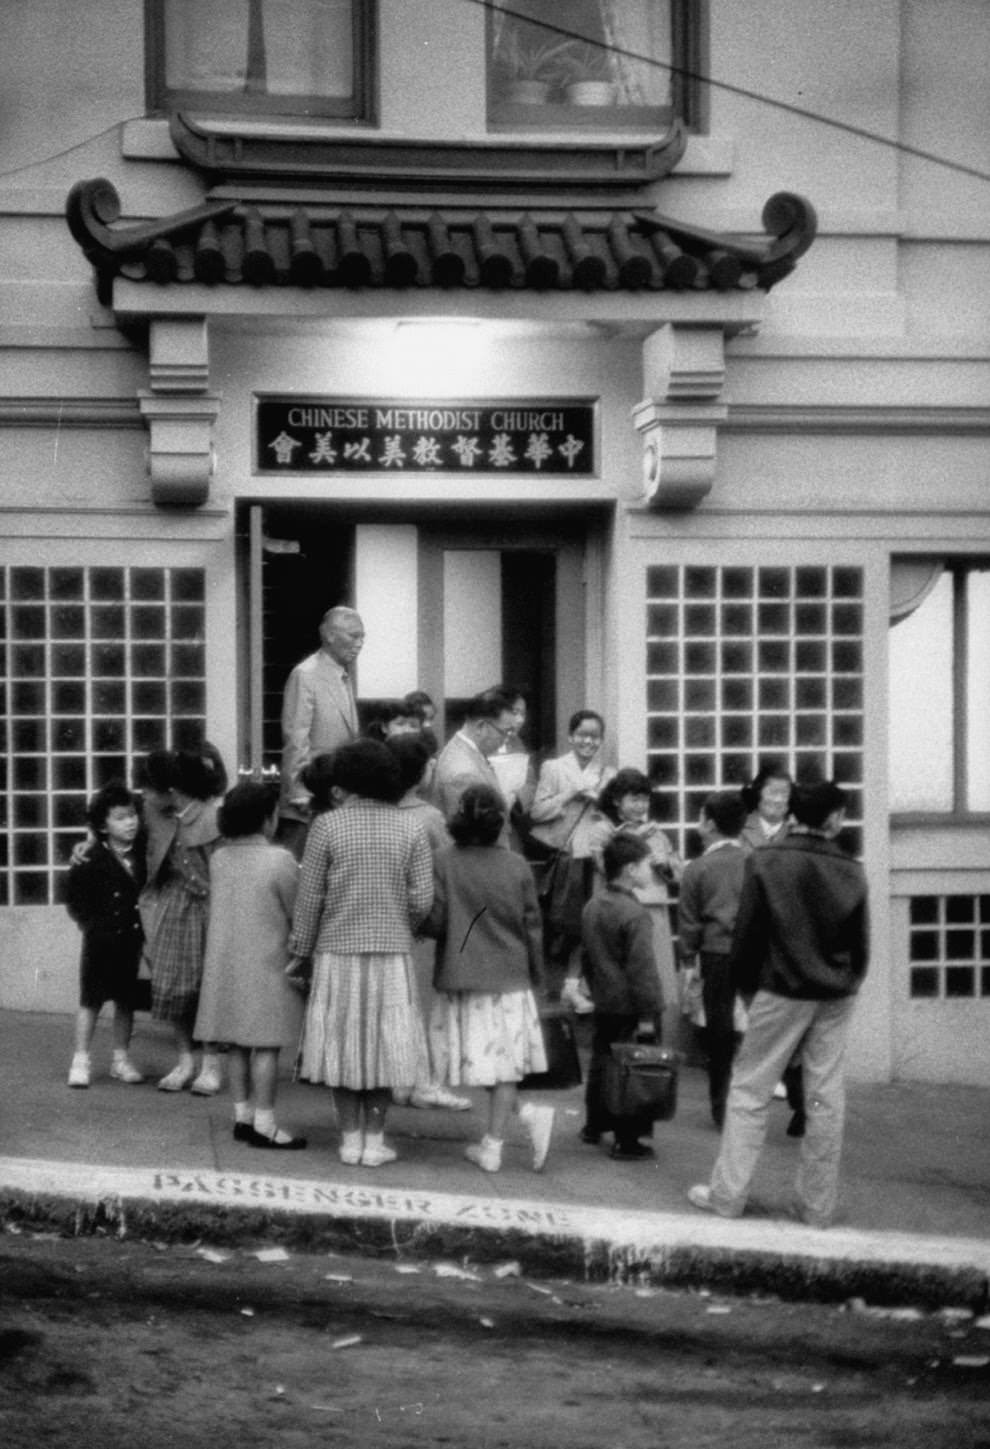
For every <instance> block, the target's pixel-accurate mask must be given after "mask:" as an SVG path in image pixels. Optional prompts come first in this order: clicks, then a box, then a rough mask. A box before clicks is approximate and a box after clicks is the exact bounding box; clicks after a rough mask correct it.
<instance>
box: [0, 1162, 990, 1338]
mask: <svg viewBox="0 0 990 1449" xmlns="http://www.w3.org/2000/svg"><path fill="white" fill-rule="evenodd" d="M0 1221H2V1222H3V1223H4V1224H5V1225H6V1226H7V1227H8V1228H10V1227H15V1228H17V1227H20V1228H28V1229H33V1230H47V1231H55V1232H58V1233H60V1234H63V1235H65V1236H70V1237H71V1236H87V1235H92V1234H96V1235H106V1236H109V1235H113V1236H116V1237H118V1238H121V1239H124V1238H138V1239H144V1240H150V1241H155V1242H163V1241H164V1242H190V1241H195V1240H199V1239H207V1240H209V1241H210V1242H213V1243H216V1244H218V1245H220V1244H223V1245H233V1244H247V1243H252V1244H254V1243H258V1242H264V1243H268V1244H271V1243H280V1244H283V1245H285V1246H292V1247H294V1248H296V1249H298V1250H304V1251H310V1252H312V1251H332V1252H352V1253H354V1252H358V1253H364V1254H372V1255H375V1256H383V1257H384V1256H389V1257H394V1258H398V1259H410V1260H414V1259H423V1258H429V1259H437V1258H444V1259H455V1260H471V1261H472V1262H474V1263H493V1262H499V1261H505V1260H507V1259H512V1260H515V1261H517V1262H518V1263H519V1264H520V1267H521V1269H522V1271H524V1272H525V1273H526V1274H528V1275H529V1276H531V1277H554V1278H560V1277H566V1278H573V1279H578V1280H586V1281H591V1282H613V1283H636V1284H639V1285H649V1286H654V1287H668V1288H673V1287H677V1288H684V1287H691V1288H701V1287H706V1288H709V1289H715V1290H717V1291H720V1292H724V1293H737V1294H738V1293H754V1292H761V1293H772V1294H775V1295H776V1296H778V1297H781V1298H788V1299H802V1298H804V1299H815V1300H818V1301H824V1302H836V1301H844V1300H847V1299H851V1298H860V1299H863V1300H865V1301H867V1302H869V1303H873V1304H878V1305H879V1304H884V1305H887V1304H917V1305H918V1306H922V1307H926V1308H939V1307H964V1308H968V1309H970V1310H972V1311H973V1312H977V1313H979V1312H985V1311H986V1307H987V1304H988V1294H990V1242H988V1241H984V1240H980V1239H956V1238H937V1237H929V1236H921V1235H913V1234H896V1233H867V1232H858V1231H853V1230H843V1229H841V1228H840V1229H836V1228H832V1229H828V1230H825V1231H823V1230H819V1229H815V1228H808V1227H804V1226H801V1225H798V1224H791V1223H787V1222H781V1221H769V1220H765V1219H764V1220H759V1219H750V1220H740V1219H732V1220H727V1219H721V1218H714V1217H707V1216H703V1215H701V1214H694V1213H692V1214H681V1213H660V1212H657V1213H645V1212H624V1211H619V1210H615V1209H607V1208H601V1209H598V1208H584V1207H573V1206H571V1205H568V1204H560V1203H552V1202H532V1201H524V1200H515V1199H498V1200H493V1199H491V1198H486V1197H467V1196H460V1195H455V1194H452V1193H433V1192H418V1191H410V1190H407V1189H404V1188H402V1187H401V1186H395V1187H392V1186H386V1185H384V1184H382V1183H381V1182H380V1179H376V1182H375V1184H374V1185H369V1183H368V1181H367V1179H366V1178H365V1179H363V1180H357V1181H355V1182H353V1183H346V1182H344V1183H326V1182H321V1181H311V1180H304V1179H298V1178H292V1179H289V1178H279V1177H271V1176H264V1175H258V1174H240V1173H218V1172H196V1171H190V1170H185V1169H181V1168H179V1169H164V1168H163V1169H161V1170H157V1171H156V1170H151V1169H135V1168H116V1167H99V1166H88V1165H80V1164H78V1163H54V1162H48V1163H42V1162H36V1161H30V1160H22V1159H15V1158H0Z"/></svg>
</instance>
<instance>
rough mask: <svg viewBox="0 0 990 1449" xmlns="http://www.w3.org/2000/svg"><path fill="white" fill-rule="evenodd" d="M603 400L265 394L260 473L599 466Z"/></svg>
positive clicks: (537, 470)
mask: <svg viewBox="0 0 990 1449" xmlns="http://www.w3.org/2000/svg"><path fill="white" fill-rule="evenodd" d="M594 422H595V405H594V404H593V403H581V402H570V401H561V400H560V399H559V398H552V399H542V400H536V401H533V400H529V399H519V398H513V399H510V400H508V401H505V402H478V401H477V400H472V401H468V402H457V401H454V402H451V401H447V400H445V399H430V400H428V401H424V402H410V401H407V400H401V401H399V400H378V399H374V398H373V399H366V398H357V399H355V398H309V397H288V398H287V397H272V398H261V399H259V400H258V401H257V403H256V408H255V448H256V453H255V468H256V471H257V472H259V473H307V474H313V473H459V474H462V475H463V474H465V473H471V472H474V473H496V474H497V473H516V474H518V473H527V474H530V475H531V476H532V475H541V476H547V475H552V476H563V477H589V476H591V475H593V474H594V472H595V436H594Z"/></svg>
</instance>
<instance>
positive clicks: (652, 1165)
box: [0, 1012, 990, 1309]
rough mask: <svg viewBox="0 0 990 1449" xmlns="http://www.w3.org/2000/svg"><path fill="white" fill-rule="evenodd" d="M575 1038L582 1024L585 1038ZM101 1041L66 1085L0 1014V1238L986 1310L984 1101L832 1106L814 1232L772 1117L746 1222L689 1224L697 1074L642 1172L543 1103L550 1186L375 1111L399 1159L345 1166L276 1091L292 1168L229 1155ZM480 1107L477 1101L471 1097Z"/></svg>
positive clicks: (210, 1130)
mask: <svg viewBox="0 0 990 1449" xmlns="http://www.w3.org/2000/svg"><path fill="white" fill-rule="evenodd" d="M583 1026H584V1024H583V1023H582V1027H583ZM109 1035H110V1034H109V1026H108V1024H107V1023H102V1022H101V1024H100V1027H99V1028H98V1031H97V1039H96V1043H95V1049H94V1077H93V1084H92V1086H91V1087H90V1088H89V1089H88V1090H85V1091H82V1090H71V1089H69V1088H68V1087H67V1086H66V1080H65V1079H66V1072H67V1069H68V1063H69V1058H70V1055H71V1044H72V1022H71V1018H69V1017H63V1016H50V1015H42V1014H27V1013H14V1012H0V1104H2V1105H0V1217H2V1218H5V1219H6V1221H7V1223H8V1225H10V1224H15V1225H16V1224H17V1223H22V1224H25V1225H32V1226H46V1227H49V1228H51V1227H56V1228H58V1229H59V1230H64V1231H69V1232H86V1231H97V1230H101V1231H106V1230H108V1229H109V1230H111V1231H114V1232H117V1233H122V1234H124V1233H126V1234H140V1235H142V1236H147V1237H151V1238H153V1239H156V1238H157V1239H172V1238H182V1239H185V1240H189V1239H192V1238H202V1239H204V1241H209V1242H220V1241H224V1242H230V1241H232V1240H238V1239H240V1240H245V1241H246V1240H251V1241H254V1240H258V1239H262V1240H271V1241H278V1242H296V1243H299V1244H300V1245H302V1244H305V1245H306V1246H308V1247H318V1246H321V1245H325V1246H326V1247H327V1248H334V1249H340V1248H341V1247H350V1248H353V1249H363V1250H368V1249H370V1250H373V1251H376V1252H388V1253H391V1254H393V1255H400V1256H401V1255H408V1256H410V1257H413V1256H421V1255H423V1254H429V1255H431V1256H434V1257H437V1256H439V1257H447V1258H454V1259H463V1258H471V1259H473V1260H475V1261H489V1262H491V1261H495V1260H504V1259H507V1258H514V1259H517V1260H519V1261H520V1262H521V1263H522V1264H523V1266H524V1268H525V1271H527V1272H528V1273H530V1274H538V1273H543V1274H562V1275H566V1276H578V1277H583V1276H591V1277H594V1278H615V1279H629V1278H634V1279H636V1280H637V1281H644V1282H653V1283H668V1284H671V1283H690V1284H692V1285H695V1286H699V1285H702V1284H706V1285H708V1286H713V1287H722V1288H726V1287H732V1288H736V1289H745V1290H750V1289H752V1290H757V1289H760V1290H763V1291H771V1292H779V1293H782V1294H787V1295H794V1294H809V1295H810V1294H813V1295H815V1296H818V1297H828V1298H837V1297H839V1298H848V1297H863V1298H866V1299H867V1300H868V1301H870V1302H875V1303H879V1302H888V1303H889V1302H898V1303H906V1302H923V1303H928V1304H936V1305H940V1304H941V1305H944V1304H968V1305H969V1306H970V1307H973V1308H977V1309H979V1308H984V1307H985V1304H986V1300H987V1291H988V1284H990V1131H988V1128H987V1123H988V1122H990V1091H988V1090H986V1089H980V1088H966V1087H933V1086H928V1085H923V1084H910V1085H886V1086H874V1085H869V1086H865V1085H857V1084H852V1085H851V1087H850V1091H849V1106H848V1117H847V1128H846V1150H845V1157H844V1164H843V1199H842V1207H841V1210H840V1217H839V1220H838V1222H837V1224H836V1226H835V1227H833V1228H831V1229H830V1230H828V1231H826V1232H822V1231H816V1230H814V1229H809V1228H806V1227H803V1226H802V1225H800V1224H799V1223H798V1222H796V1220H794V1219H793V1218H792V1217H789V1216H788V1215H787V1210H788V1203H789V1199H790V1193H791V1184H792V1181H793V1175H794V1169H795V1166H796V1160H797V1152H798V1145H797V1144H796V1143H795V1142H794V1141H792V1140H791V1139H789V1138H787V1136H786V1135H785V1127H786V1124H787V1121H788V1116H789V1113H788V1110H787V1107H786V1105H785V1104H783V1103H781V1104H779V1106H775V1107H774V1108H773V1115H772V1120H771V1127H770V1132H769V1134H768V1139H767V1146H766V1150H765V1153H764V1157H763V1159H762V1161H761V1165H760V1170H759V1174H758V1177H757V1180H756V1183H755V1185H754V1197H753V1201H752V1204H751V1211H750V1212H748V1213H747V1215H746V1217H745V1218H744V1219H741V1220H737V1221H732V1222H729V1221H724V1220H722V1219H718V1218H714V1217H711V1216H709V1215H707V1214H704V1213H699V1212H697V1211H695V1210H694V1209H693V1208H691V1207H690V1206H688V1205H687V1203H686V1199H685V1192H686V1189H687V1188H688V1186H690V1184H692V1183H694V1182H701V1181H706V1180H707V1178H708V1175H709V1172H710V1170H711V1165H712V1162H713V1160H714V1157H715V1152H716V1149H717V1145H718V1138H717V1134H716V1132H715V1130H714V1128H713V1127H712V1126H711V1124H710V1121H709V1117H708V1111H707V1097H706V1091H707V1088H706V1080H705V1076H704V1073H703V1071H701V1070H700V1069H699V1068H697V1067H691V1066H687V1067H685V1068H684V1070H683V1071H682V1074H681V1090H680V1105H679V1109H678V1113H677V1116H676V1118H675V1119H674V1121H672V1122H669V1123H658V1124H657V1127H656V1129H655V1134H654V1146H655V1149H656V1155H655V1158H654V1159H653V1160H650V1161H645V1162H613V1161H612V1160H611V1159H610V1158H609V1156H608V1153H607V1151H606V1150H605V1149H604V1148H602V1149H599V1148H594V1147H588V1146H585V1145H584V1144H582V1143H581V1142H580V1140H579V1138H578V1132H579V1129H580V1126H581V1122H582V1100H581V1088H576V1089H574V1090H573V1091H570V1092H559V1093H544V1094H541V1100H544V1101H547V1102H552V1103H553V1105H555V1106H556V1107H557V1109H558V1116H557V1130H556V1133H555V1137H554V1144H553V1148H552V1150H551V1154H550V1158H549V1161H548V1164H547V1169H546V1171H545V1172H544V1173H542V1174H535V1173H533V1172H532V1171H531V1170H530V1169H529V1166H528V1154H527V1150H526V1146H525V1143H524V1142H523V1140H522V1138H521V1136H520V1137H519V1138H517V1139H516V1140H514V1141H512V1142H510V1143H509V1144H508V1145H507V1148H506V1153H505V1165H504V1167H503V1170H502V1172H501V1173H499V1174H497V1175H487V1174H483V1173H481V1172H479V1171H478V1169H477V1168H475V1167H474V1166H472V1164H470V1163H469V1162H467V1161H466V1160H465V1159H464V1156H463V1149H464V1146H465V1145H466V1143H467V1142H469V1141H472V1140H476V1139H477V1137H478V1136H479V1135H480V1128H479V1118H478V1116H477V1114H475V1113H456V1112H445V1111H432V1110H431V1111H422V1110H416V1109H413V1108H408V1107H407V1108H399V1107H397V1108H394V1109H393V1110H392V1112H391V1113H390V1119H389V1131H388V1136H389V1138H390V1140H391V1141H392V1142H393V1144H394V1145H395V1146H396V1147H397V1149H398V1151H399V1160H398V1161H397V1162H396V1163H394V1164H391V1165H389V1166H387V1167H384V1168H381V1169H378V1170H375V1171H369V1170H368V1169H362V1168H358V1167H344V1166H342V1165H341V1163H340V1162H339V1161H338V1158H337V1154H336V1145H337V1133H336V1129H335V1126H334V1122H333V1113H332V1107H331V1101H330V1094H329V1093H328V1092H327V1091H326V1089H323V1088H319V1087H312V1086H308V1085H304V1084H301V1083H293V1082H290V1081H288V1080H286V1081H284V1082H283V1083H282V1085H281V1087H280V1092H279V1111H278V1116H279V1120H280V1122H281V1123H282V1124H283V1125H285V1126H286V1127H289V1128H291V1129H292V1130H293V1131H296V1132H301V1133H303V1134H304V1135H306V1136H307V1137H308V1139H309V1147H308V1149H307V1150H306V1151H304V1152H297V1153H280V1154H275V1153H266V1152H262V1151H259V1150H257V1149H255V1148H251V1147H249V1146H246V1145H242V1144H239V1143H235V1142H234V1140H233V1137H232V1133H231V1109H230V1100H229V1097H228V1096H227V1095H226V1093H222V1094H221V1095H220V1096H218V1097H214V1098H199V1097H193V1096H191V1095H190V1094H189V1093H188V1092H183V1093H179V1094H166V1093H164V1092H158V1091H156V1090H155V1088H154V1085H153V1084H154V1082H155V1081H156V1080H157V1078H158V1077H159V1076H160V1075H162V1074H163V1073H164V1072H165V1071H166V1070H167V1069H168V1067H169V1066H171V1064H172V1057H171V1051H170V1048H169V1042H168V1038H167V1035H164V1034H163V1033H162V1032H161V1030H160V1029H159V1028H158V1027H156V1026H155V1025H154V1024H152V1023H150V1022H149V1021H148V1020H147V1018H145V1017H139V1018H138V1026H137V1030H136V1032H135V1040H134V1043H133V1051H132V1055H133V1057H134V1059H135V1061H136V1062H137V1063H138V1064H139V1065H140V1066H141V1067H142V1069H143V1070H146V1071H147V1072H148V1074H149V1083H148V1084H146V1085H143V1086H136V1087H128V1086H123V1085H121V1084H119V1083H116V1082H111V1081H110V1079H109V1076H108V1075H107V1067H108V1065H109V1057H110V1042H109ZM473 1095H475V1096H476V1098H477V1099H478V1102H479V1108H480V1106H481V1101H482V1098H483V1093H481V1092H476V1093H475V1094H473Z"/></svg>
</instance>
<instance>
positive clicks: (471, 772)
mask: <svg viewBox="0 0 990 1449" xmlns="http://www.w3.org/2000/svg"><path fill="white" fill-rule="evenodd" d="M514 704H515V701H514V699H512V697H511V696H510V695H508V694H506V693H505V691H504V690H501V689H486V690H484V691H483V692H482V693H481V694H476V695H475V696H474V698H473V699H472V700H471V702H470V704H469V705H468V707H467V714H466V715H465V718H464V723H463V724H462V725H461V728H460V729H459V730H458V731H457V733H456V735H454V736H453V737H452V738H451V739H450V740H448V742H447V744H446V745H444V747H443V749H442V750H441V751H440V754H439V756H438V757H437V768H436V773H435V774H434V777H433V799H434V803H435V804H436V805H437V806H438V808H439V809H440V810H442V811H443V814H444V817H445V819H447V820H450V819H451V817H452V816H453V815H454V813H455V811H456V810H457V807H458V805H459V804H460V799H461V796H462V795H463V793H464V791H465V790H466V788H467V787H468V785H488V786H490V787H491V789H493V790H494V791H495V793H496V794H497V795H498V796H499V798H500V799H501V798H502V791H501V790H500V788H499V783H498V778H497V776H496V774H495V771H494V770H493V769H492V766H491V764H490V763H489V756H490V755H494V754H495V752H496V750H498V749H499V747H500V746H501V745H502V743H503V742H504V741H505V740H507V739H508V738H509V737H510V735H511V734H512V732H513V730H514V729H515V715H514V713H513V706H514ZM503 837H504V839H503V840H502V843H503V844H507V843H508V834H507V831H503Z"/></svg>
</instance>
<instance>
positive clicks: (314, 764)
mask: <svg viewBox="0 0 990 1449" xmlns="http://www.w3.org/2000/svg"><path fill="white" fill-rule="evenodd" d="M299 779H300V782H301V783H302V786H303V788H304V789H305V790H308V791H309V793H310V795H311V796H312V797H313V798H312V800H311V801H310V805H311V807H312V809H313V810H314V811H315V812H316V814H317V815H319V814H321V813H322V812H323V811H324V810H329V809H330V808H331V807H332V805H333V795H332V794H331V791H332V789H333V786H334V785H335V784H336V782H337V781H336V776H335V775H334V752H333V750H325V751H324V753H323V754H321V755H314V756H313V758H312V759H311V760H310V761H309V762H308V764H305V765H304V766H303V767H302V771H301V772H300V775H299Z"/></svg>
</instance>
